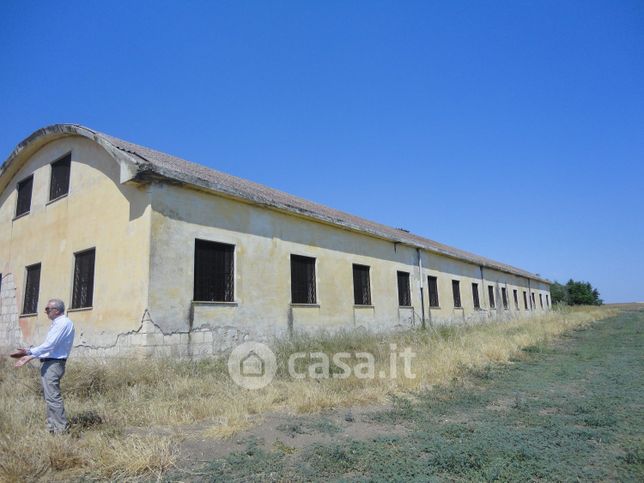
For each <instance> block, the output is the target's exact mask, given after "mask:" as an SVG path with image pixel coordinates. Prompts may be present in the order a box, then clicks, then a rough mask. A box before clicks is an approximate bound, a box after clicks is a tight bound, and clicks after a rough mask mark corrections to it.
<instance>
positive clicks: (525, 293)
mask: <svg viewBox="0 0 644 483" xmlns="http://www.w3.org/2000/svg"><path fill="white" fill-rule="evenodd" d="M523 305H525V309H526V310H528V294H527V292H526V291H525V290H524V291H523Z"/></svg>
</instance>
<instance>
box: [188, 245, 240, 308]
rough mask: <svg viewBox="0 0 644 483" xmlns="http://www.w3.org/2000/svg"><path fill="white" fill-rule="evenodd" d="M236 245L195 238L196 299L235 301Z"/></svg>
mask: <svg viewBox="0 0 644 483" xmlns="http://www.w3.org/2000/svg"><path fill="white" fill-rule="evenodd" d="M234 260H235V246H234V245H228V244H226V243H217V242H212V241H206V240H195V273H194V299H193V300H195V301H198V302H233V301H234V297H235V290H234V288H235V287H234V277H235V270H234V264H235V261H234Z"/></svg>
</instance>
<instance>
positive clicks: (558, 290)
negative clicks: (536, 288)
mask: <svg viewBox="0 0 644 483" xmlns="http://www.w3.org/2000/svg"><path fill="white" fill-rule="evenodd" d="M550 296H551V297H552V303H553V304H561V303H563V304H566V305H568V290H567V289H566V286H565V285H561V284H560V283H558V282H555V283H553V284H552V285H550Z"/></svg>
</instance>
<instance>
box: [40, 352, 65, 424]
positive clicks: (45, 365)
mask: <svg viewBox="0 0 644 483" xmlns="http://www.w3.org/2000/svg"><path fill="white" fill-rule="evenodd" d="M65 362H66V361H63V360H53V359H49V360H44V361H42V366H41V367H40V378H41V380H42V388H43V391H44V393H45V402H46V403H47V430H48V431H49V432H50V433H63V432H65V431H66V430H67V426H68V424H67V418H66V417H65V406H63V397H62V396H61V395H60V380H61V379H62V377H63V375H64V374H65Z"/></svg>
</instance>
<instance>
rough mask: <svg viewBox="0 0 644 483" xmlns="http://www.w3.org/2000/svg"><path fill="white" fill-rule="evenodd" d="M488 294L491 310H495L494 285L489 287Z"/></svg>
mask: <svg viewBox="0 0 644 483" xmlns="http://www.w3.org/2000/svg"><path fill="white" fill-rule="evenodd" d="M487 294H488V297H489V298H490V308H491V309H493V308H494V307H495V305H494V286H493V285H488V286H487Z"/></svg>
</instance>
